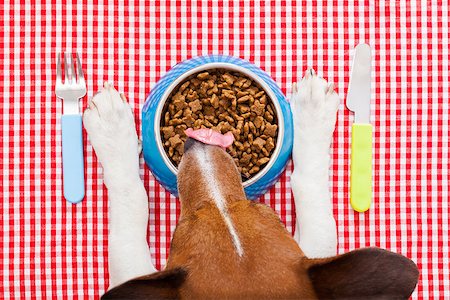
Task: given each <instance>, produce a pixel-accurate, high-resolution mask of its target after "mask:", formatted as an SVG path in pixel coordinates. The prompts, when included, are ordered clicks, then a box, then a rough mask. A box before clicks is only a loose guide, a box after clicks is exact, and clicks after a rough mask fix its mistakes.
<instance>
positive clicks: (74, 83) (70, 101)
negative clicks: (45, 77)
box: [55, 53, 86, 114]
mask: <svg viewBox="0 0 450 300" xmlns="http://www.w3.org/2000/svg"><path fill="white" fill-rule="evenodd" d="M63 56H64V78H65V79H64V82H63V81H62V68H61V54H60V53H58V60H57V65H56V86H55V93H56V96H57V97H58V98H62V99H64V100H63V113H64V114H79V113H80V111H79V107H78V100H79V99H80V98H82V97H84V95H86V82H85V80H84V74H83V69H82V67H81V62H80V57H79V56H78V53H77V54H76V59H77V62H76V65H77V68H76V69H75V62H74V58H73V55H72V54H71V55H68V54H67V53H66V54H64V53H63Z"/></svg>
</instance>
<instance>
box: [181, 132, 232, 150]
mask: <svg viewBox="0 0 450 300" xmlns="http://www.w3.org/2000/svg"><path fill="white" fill-rule="evenodd" d="M184 132H185V133H186V135H187V136H188V137H190V138H193V139H196V140H197V141H200V142H202V143H204V144H208V145H214V146H220V147H222V148H227V147H230V146H231V145H232V144H233V141H234V135H233V133H231V131H228V132H227V133H225V134H221V133H218V132H216V131H214V130H212V129H208V128H202V129H197V130H193V129H192V128H188V129H186V130H185V131H184Z"/></svg>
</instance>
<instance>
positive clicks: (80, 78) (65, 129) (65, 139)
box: [55, 53, 86, 203]
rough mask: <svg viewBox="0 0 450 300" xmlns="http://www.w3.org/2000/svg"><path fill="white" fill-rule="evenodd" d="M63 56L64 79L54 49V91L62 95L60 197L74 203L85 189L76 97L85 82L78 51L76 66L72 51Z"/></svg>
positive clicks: (84, 89) (84, 93)
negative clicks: (61, 173)
mask: <svg viewBox="0 0 450 300" xmlns="http://www.w3.org/2000/svg"><path fill="white" fill-rule="evenodd" d="M63 56H64V82H63V81H62V70H61V54H60V53H58V57H57V64H56V85H55V94H56V96H57V97H58V98H61V99H63V115H62V116H61V129H62V159H63V186H64V198H65V199H66V200H67V201H69V202H71V203H78V202H80V201H81V200H83V198H84V193H85V189H84V159H83V137H82V120H81V114H80V109H79V107H78V101H79V99H80V98H83V97H84V96H85V95H86V82H85V80H84V74H83V69H82V68H81V62H80V57H79V56H78V53H77V54H76V59H77V63H76V64H77V68H76V69H75V63H74V59H73V55H72V54H71V55H67V53H66V54H64V53H63ZM69 61H70V63H69Z"/></svg>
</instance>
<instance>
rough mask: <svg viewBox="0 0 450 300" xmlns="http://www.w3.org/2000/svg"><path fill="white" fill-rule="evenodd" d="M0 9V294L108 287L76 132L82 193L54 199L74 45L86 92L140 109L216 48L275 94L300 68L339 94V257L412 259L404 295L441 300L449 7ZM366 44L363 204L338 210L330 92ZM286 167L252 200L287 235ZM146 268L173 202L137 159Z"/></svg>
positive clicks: (189, 4)
mask: <svg viewBox="0 0 450 300" xmlns="http://www.w3.org/2000/svg"><path fill="white" fill-rule="evenodd" d="M5 2H6V3H5V4H4V5H2V6H1V7H0V18H1V19H0V21H1V22H0V47H1V50H0V82H1V84H0V95H1V97H0V103H1V105H0V124H1V125H0V136H1V139H0V153H1V161H0V163H1V166H2V171H1V172H0V180H1V188H0V193H1V198H2V200H3V201H1V204H0V205H1V206H0V216H1V217H0V248H1V250H0V298H47V299H49V298H77V299H78V298H97V297H98V296H99V295H100V294H102V293H103V292H104V290H105V289H106V288H107V286H108V279H107V277H108V270H107V255H108V253H107V233H108V216H107V206H108V199H107V196H106V194H107V193H106V189H105V187H104V185H103V176H102V169H101V166H100V165H99V163H98V161H97V159H96V157H95V154H94V152H93V149H92V146H91V145H90V143H89V141H88V139H87V137H86V133H85V132H84V145H85V153H84V154H85V176H86V197H85V199H84V201H83V202H82V203H80V204H77V205H72V204H68V203H67V202H66V201H65V200H64V198H63V196H62V191H63V187H62V171H61V170H62V159H61V127H60V116H61V113H62V105H61V101H60V100H58V99H56V97H55V94H54V83H55V76H56V74H55V73H56V71H55V63H56V61H55V57H56V52H58V51H61V50H64V51H69V52H70V51H78V52H79V53H81V59H82V62H83V67H84V70H85V73H86V77H87V86H88V93H87V97H86V98H85V99H83V101H82V107H83V108H84V107H85V106H86V104H87V98H90V97H92V95H93V93H94V92H95V91H96V90H98V88H99V87H100V86H101V85H102V83H103V82H104V81H106V80H108V81H111V82H114V83H115V85H116V87H117V88H118V89H119V90H120V91H123V92H124V93H125V94H126V95H127V97H128V99H129V100H130V103H131V105H132V107H133V109H134V113H135V116H136V121H137V124H138V131H139V134H140V129H139V128H140V110H141V108H142V106H143V103H144V101H145V98H146V96H147V95H148V93H149V92H150V91H151V89H152V87H153V86H154V85H155V82H156V81H157V80H158V79H159V78H160V77H161V76H163V75H164V74H165V73H166V71H167V70H168V69H169V68H170V67H171V66H173V65H175V64H176V63H177V62H180V61H182V60H185V59H187V58H190V57H193V56H197V55H205V54H212V53H214V54H219V53H222V54H227V55H234V56H237V57H241V58H243V59H246V60H248V61H250V62H252V63H254V64H256V65H257V66H259V67H261V68H262V69H264V70H265V71H266V72H267V73H268V74H270V75H271V76H272V78H274V80H275V81H276V82H277V83H278V84H279V86H280V87H281V88H282V90H283V92H284V93H286V95H287V96H288V97H289V95H290V92H291V83H292V82H293V81H296V80H299V78H300V77H301V76H302V73H303V71H304V70H305V69H306V68H307V67H314V68H315V69H316V70H317V71H318V73H319V74H321V75H323V76H324V77H325V78H327V79H328V80H329V81H331V82H334V83H335V85H336V88H337V92H338V93H339V95H340V97H341V105H340V108H339V112H338V120H337V126H336V131H335V133H334V139H333V145H332V149H331V152H332V164H331V166H330V171H331V172H330V189H331V191H332V195H333V204H334V215H335V218H336V221H337V229H338V236H339V239H338V242H339V245H338V251H339V253H343V252H346V251H348V250H352V249H355V248H360V247H365V246H379V247H383V248H386V249H389V250H392V251H395V252H399V253H401V254H404V255H406V256H408V257H410V258H411V259H413V260H414V261H415V262H416V263H417V264H418V266H419V269H420V273H421V275H420V282H419V285H418V287H417V289H416V291H415V292H414V294H413V298H415V299H417V298H423V299H438V298H447V299H448V298H449V297H450V280H449V230H448V225H449V200H448V198H449V197H448V196H449V195H448V191H449V183H448V182H449V173H448V170H449V11H448V10H449V3H448V1H414V0H412V1H399V0H398V1H368V0H360V1H350V0H343V1H336V0H322V1H311V2H310V1H296V0H281V1H279V0H276V1H275V0H271V1H259V0H250V1H242V2H241V1H236V0H223V1H212V0H208V1H206V0H203V1H199V0H171V1H160V0H155V1H153V0H152V1H150V0H136V1H132V0H120V1H117V0H110V1H103V0H99V1H95V4H87V3H82V1H68V2H65V1H64V2H61V1H49V2H47V3H39V2H37V1H35V0H30V1H25V0H16V1H10V0H6V1H5ZM361 42H367V43H369V44H370V45H371V46H372V49H373V63H372V66H373V82H374V84H373V88H372V100H373V101H372V105H371V111H372V120H371V121H372V124H373V125H374V159H373V175H374V177H373V186H374V191H373V204H372V207H371V209H370V210H369V211H368V212H366V213H364V214H359V213H355V212H354V211H353V210H352V209H351V207H350V206H349V175H350V173H349V164H350V160H349V158H350V156H349V153H350V128H351V124H352V120H353V116H352V115H351V114H350V113H349V112H348V111H347V110H346V109H345V106H344V103H345V96H346V91H347V86H348V79H349V72H350V67H351V59H352V54H353V48H354V47H355V45H357V44H358V43H361ZM291 171H292V164H289V165H288V167H287V170H286V172H285V173H284V174H283V176H282V177H281V179H280V180H279V182H278V183H277V184H276V185H275V186H274V187H273V188H272V189H271V190H270V191H269V192H268V193H267V194H266V195H265V196H263V197H262V198H261V199H260V200H259V201H261V202H263V203H266V204H268V205H270V206H271V207H272V208H273V209H275V211H276V212H277V213H278V214H279V215H280V216H281V219H282V221H283V222H284V223H285V224H286V227H287V229H288V230H289V231H291V232H292V231H293V227H294V222H295V213H294V211H293V207H294V206H293V197H292V194H291V188H290V183H289V175H290V174H291ZM141 173H142V179H143V180H144V182H145V187H146V189H147V191H148V195H149V203H150V226H149V243H150V247H151V251H152V255H153V261H154V263H155V264H156V265H157V267H158V268H161V267H162V266H163V265H164V264H165V262H166V259H167V255H168V251H169V245H170V239H171V233H172V231H173V230H174V228H175V226H176V222H177V214H178V212H179V204H178V203H177V200H176V199H175V198H174V197H172V196H170V195H169V194H168V193H167V192H166V191H165V190H164V189H163V188H162V187H161V186H160V185H159V184H158V183H157V182H156V181H155V180H154V178H153V177H152V176H151V174H150V172H149V170H148V169H147V168H146V167H145V166H144V162H143V161H142V160H141Z"/></svg>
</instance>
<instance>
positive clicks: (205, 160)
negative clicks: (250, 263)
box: [193, 147, 244, 257]
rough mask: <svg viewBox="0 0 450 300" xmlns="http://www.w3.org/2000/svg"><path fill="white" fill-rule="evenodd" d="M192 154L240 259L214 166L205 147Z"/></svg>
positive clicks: (241, 252)
mask: <svg viewBox="0 0 450 300" xmlns="http://www.w3.org/2000/svg"><path fill="white" fill-rule="evenodd" d="M193 150H194V151H193V153H194V154H195V158H196V159H197V163H198V166H199V167H200V169H201V172H202V175H203V181H204V182H205V186H206V188H207V190H208V192H209V194H210V195H211V198H212V199H213V201H214V203H215V204H216V206H217V208H218V209H219V212H220V214H221V215H222V217H223V220H224V221H225V225H226V226H227V228H228V231H229V232H230V235H231V239H232V240H233V244H234V247H235V248H236V252H237V254H238V255H239V256H240V257H242V255H243V254H244V250H243V248H242V245H241V241H240V240H239V236H238V234H237V232H236V229H235V228H234V226H233V222H232V220H231V218H230V215H229V214H228V210H227V202H226V199H225V198H224V196H223V195H222V191H221V190H220V185H219V183H218V182H217V179H216V177H215V170H214V165H213V164H212V161H211V158H210V157H209V156H208V153H206V149H205V147H196V148H195V149H193Z"/></svg>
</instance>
